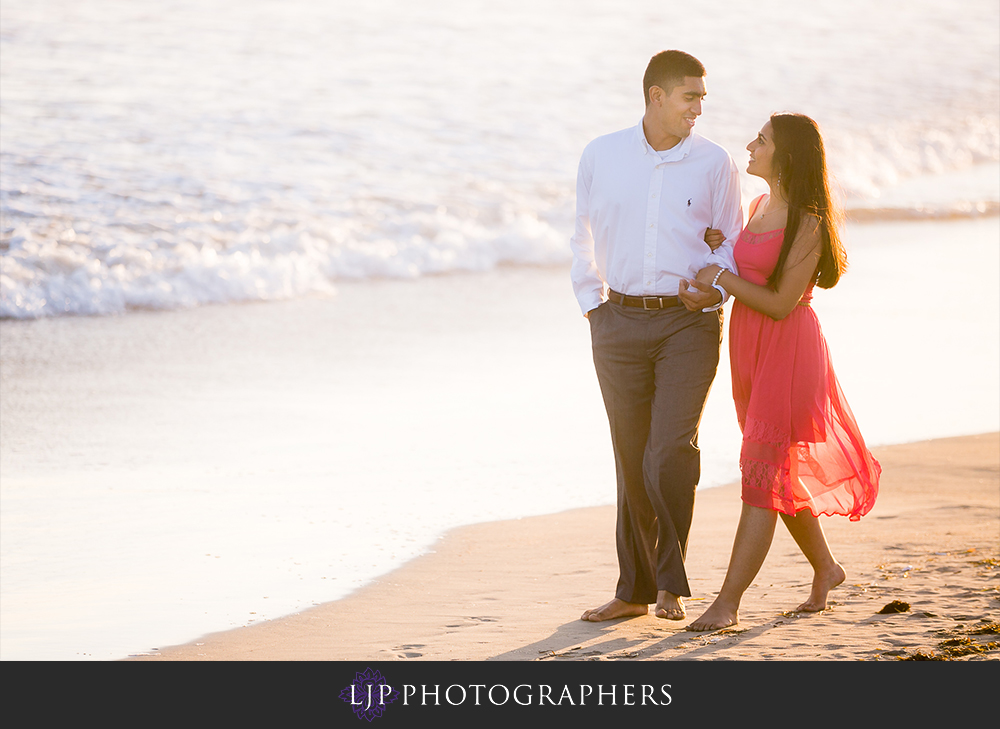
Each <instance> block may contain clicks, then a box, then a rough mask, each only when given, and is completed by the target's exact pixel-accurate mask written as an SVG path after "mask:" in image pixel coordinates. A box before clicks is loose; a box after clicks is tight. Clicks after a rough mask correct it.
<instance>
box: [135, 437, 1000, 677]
mask: <svg viewBox="0 0 1000 729" xmlns="http://www.w3.org/2000/svg"><path fill="white" fill-rule="evenodd" d="M876 456H877V457H878V458H879V459H880V461H881V462H882V465H883V469H884V473H883V479H882V484H881V492H880V494H879V499H878V502H877V504H876V506H875V508H874V510H873V511H872V512H871V513H870V514H869V515H868V516H866V517H865V518H864V519H862V520H861V521H860V522H857V523H851V522H849V521H848V520H847V519H842V518H839V519H838V518H829V519H825V520H824V528H825V529H826V531H827V536H828V539H829V541H830V544H831V546H832V548H833V551H834V554H835V555H836V556H837V558H838V559H839V560H840V562H841V563H842V564H843V565H844V567H845V569H846V570H847V572H848V578H847V581H846V582H845V583H844V585H842V586H841V587H840V588H838V589H837V590H835V591H834V592H833V593H832V594H831V605H830V608H829V609H828V610H826V611H824V612H822V613H818V614H809V615H793V614H788V613H786V612H784V611H787V610H789V609H790V608H792V607H794V606H795V605H797V604H798V603H799V602H800V601H801V600H802V599H803V598H804V597H805V596H806V595H807V594H808V591H809V583H810V580H811V571H810V569H809V567H808V565H807V564H806V562H805V560H804V558H803V557H802V556H801V554H800V553H799V552H798V550H797V548H796V546H795V544H794V542H793V541H792V540H791V538H790V537H789V536H788V534H787V533H786V532H785V531H784V530H783V528H782V527H781V525H780V523H779V526H778V530H777V533H776V537H775V541H774V544H773V546H772V548H771V552H770V554H769V555H768V558H767V561H766V562H765V564H764V567H763V569H762V570H761V572H760V574H759V575H758V578H757V580H756V582H755V583H754V584H753V585H752V586H751V588H750V589H749V590H748V591H747V593H746V596H745V598H744V601H743V605H742V609H741V624H740V625H739V626H737V627H735V628H729V629H725V630H722V631H717V632H714V633H707V634H698V633H690V632H687V631H685V630H684V629H683V628H684V625H686V624H687V622H688V621H684V622H680V623H676V622H668V621H665V620H661V619H657V618H655V617H652V616H651V615H647V616H644V617H640V618H632V619H626V620H618V621H612V622H607V623H586V622H582V621H581V620H579V615H580V613H582V612H583V610H584V609H586V608H588V607H594V606H596V605H599V604H601V603H603V602H605V601H606V600H607V599H608V598H609V597H610V595H611V593H612V591H613V589H614V584H615V581H616V579H617V567H616V561H615V551H614V520H615V514H614V509H613V508H612V507H600V508H590V509H581V510H575V511H568V512H564V513H561V514H555V515H551V516H543V517H534V518H526V519H519V520H516V521H505V522H497V523H490V524H481V525H474V526H469V527H464V528H462V529H458V530H455V531H454V532H452V533H450V534H448V535H446V536H445V537H444V538H443V539H442V540H441V541H440V542H439V544H438V545H437V549H436V550H435V551H434V552H433V553H430V554H427V555H424V556H422V557H420V558H419V559H416V560H414V561H413V562H411V563H409V564H407V565H406V566H404V567H403V568H401V569H399V570H396V571H394V572H392V573H390V574H387V575H385V576H384V577H382V578H381V579H380V580H378V581H377V582H376V583H374V584H371V585H369V586H367V587H365V588H363V589H361V590H359V591H358V592H356V593H354V594H352V595H351V596H349V597H347V598H346V599H343V600H339V601H336V602H332V603H328V604H324V605H320V606H318V607H315V608H312V609H309V610H306V611H304V612H301V613H297V614H294V615H291V616H288V617H284V618H280V619H276V620H271V621H267V622H265V623H261V624H258V625H254V626H250V627H246V628H239V629H236V630H231V631H227V632H222V633H216V634H212V635H208V636H205V637H203V638H200V639H199V640H197V641H195V642H193V643H190V644H187V645H182V646H176V647H172V648H164V649H162V650H160V651H159V652H158V653H156V654H154V655H144V656H137V657H135V659H136V660H195V661H197V660H268V661H271V660H331V661H345V660H352V661H364V660H367V661H375V660H377V661H385V660H464V661H480V660H513V661H565V660H623V659H625V660H638V661H642V660H647V661H648V660H670V659H681V660H683V659H688V660H759V659H768V660H817V659H821V660H839V661H856V660H868V661H870V660H899V659H901V658H917V659H920V658H927V657H936V658H945V657H947V658H950V659H952V660H996V659H997V658H998V657H1000V646H998V641H1000V638H998V636H997V634H996V632H997V627H998V620H1000V579H998V578H1000V560H998V558H1000V434H998V433H990V434H985V435H977V436H968V437H960V438H949V439H943V440H936V441H930V442H923V443H912V444H905V445H896V446H891V447H885V448H880V449H876ZM739 511H740V500H739V489H738V486H735V485H733V486H727V487H722V488H714V489H707V490H705V491H703V492H701V493H699V495H698V502H697V505H696V509H695V520H694V525H693V530H692V535H691V541H690V547H689V554H688V560H687V562H688V569H689V575H690V577H691V581H692V589H693V591H694V593H695V594H694V596H693V597H692V598H691V599H689V600H688V601H687V605H688V613H689V618H690V619H693V618H695V617H697V616H698V615H699V614H700V613H701V611H702V609H703V608H704V607H705V606H707V604H708V603H709V602H710V601H711V599H712V597H714V595H715V594H716V591H717V590H718V589H719V586H720V585H721V584H722V578H723V576H724V573H725V568H726V565H727V562H728V559H729V552H730V548H731V546H732V539H733V535H734V532H735V529H736V524H737V520H738V518H739ZM893 601H900V602H903V603H907V604H908V606H909V607H908V609H906V610H905V611H904V612H897V613H889V614H880V610H882V609H883V607H885V606H886V605H888V604H890V603H892V602H893Z"/></svg>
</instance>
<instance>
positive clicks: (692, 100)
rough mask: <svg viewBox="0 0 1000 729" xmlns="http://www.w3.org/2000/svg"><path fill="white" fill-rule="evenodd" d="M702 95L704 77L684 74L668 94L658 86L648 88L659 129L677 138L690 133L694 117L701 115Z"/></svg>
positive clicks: (703, 95) (703, 93) (703, 92)
mask: <svg viewBox="0 0 1000 729" xmlns="http://www.w3.org/2000/svg"><path fill="white" fill-rule="evenodd" d="M657 92H658V93H657ZM704 97H705V79H704V78H702V77H700V76H686V77H685V78H684V81H683V82H681V83H680V84H678V85H677V86H675V87H674V88H673V89H671V91H670V93H669V94H667V93H666V92H665V91H664V90H663V89H661V88H660V87H659V86H654V87H652V88H651V89H650V99H651V103H653V104H657V114H656V118H657V121H658V122H659V125H660V128H661V130H662V131H663V132H664V133H665V134H669V135H670V136H673V137H677V138H678V139H684V138H685V137H686V136H687V135H689V134H690V133H691V130H692V129H693V128H694V122H695V119H697V118H698V117H699V116H701V100H702V99H703V98H704Z"/></svg>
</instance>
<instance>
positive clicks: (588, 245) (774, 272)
mask: <svg viewBox="0 0 1000 729" xmlns="http://www.w3.org/2000/svg"><path fill="white" fill-rule="evenodd" d="M643 87H644V93H645V101H646V111H645V114H644V115H643V117H642V120H641V121H640V122H639V124H638V125H637V126H635V127H633V128H630V129H625V130H623V131H620V132H615V133H613V134H608V135H605V136H602V137H599V138H597V139H595V140H594V141H592V142H591V143H590V144H589V145H587V147H586V149H585V150H584V152H583V156H582V158H581V160H580V168H579V175H578V179H577V211H576V227H575V231H574V234H573V238H572V249H573V265H572V280H573V288H574V291H575V293H576V296H577V299H578V300H579V303H580V307H581V310H582V311H583V313H584V316H586V317H587V318H588V319H589V322H590V328H591V336H592V340H593V351H594V364H595V366H596V369H597V377H598V381H599V382H600V386H601V393H602V395H603V398H604V403H605V406H606V408H607V412H608V420H609V422H610V426H611V440H612V445H613V450H614V457H615V466H616V471H617V481H618V523H617V550H618V564H619V573H620V574H619V580H618V585H617V589H616V591H615V596H614V598H613V599H612V600H611V601H610V602H608V603H606V604H605V605H602V606H600V607H598V608H595V609H592V610H587V611H586V612H584V613H583V616H582V619H583V620H589V621H602V620H610V619H614V618H621V617H627V616H633V615H643V614H645V613H646V612H647V611H648V606H649V605H650V604H653V603H655V607H654V614H655V615H656V616H657V617H661V618H667V619H671V620H683V619H685V618H686V617H687V615H686V612H685V608H684V604H683V598H684V597H688V596H690V595H691V590H690V588H689V586H688V581H687V575H686V573H685V569H684V555H685V551H686V548H687V541H688V533H689V531H690V527H691V518H692V514H693V510H694V497H695V488H696V486H697V484H698V479H699V476H700V460H699V450H698V426H699V423H700V420H701V416H702V411H703V409H704V406H705V400H706V398H707V397H708V391H709V388H710V386H711V384H712V380H713V378H714V377H715V372H716V368H717V365H718V362H719V350H720V344H721V341H722V308H721V307H722V305H723V304H724V303H725V302H726V300H727V299H728V297H729V296H733V297H734V298H735V299H736V301H735V303H734V305H733V311H732V317H731V323H730V328H729V343H730V357H731V362H732V378H733V397H734V399H735V402H736V412H737V417H738V419H739V424H740V427H741V429H742V431H743V446H742V451H741V454H740V469H741V471H742V484H743V488H742V498H743V512H742V515H741V517H740V523H739V526H738V529H737V533H736V539H735V543H734V544H733V552H732V557H731V559H730V563H729V569H728V572H727V574H726V578H725V581H724V583H723V585H722V589H721V591H720V593H719V595H718V597H717V598H716V600H715V602H714V603H713V604H712V605H711V607H709V609H708V610H707V611H706V612H705V614H704V615H702V616H701V617H700V618H698V619H697V620H695V621H694V622H692V623H691V624H690V625H689V626H688V629H690V630H715V629H718V628H722V627H725V626H727V625H733V624H736V623H737V622H738V620H739V614H738V609H739V604H740V600H741V598H742V596H743V593H744V591H745V590H746V589H747V587H748V586H749V585H750V583H751V582H752V581H753V579H754V577H755V576H756V574H757V572H758V570H759V569H760V567H761V565H762V564H763V561H764V558H765V557H766V555H767V551H768V549H769V547H770V544H771V539H772V536H773V534H774V528H775V524H776V522H777V516H778V515H779V514H780V516H781V519H782V521H783V522H784V523H785V526H786V527H787V528H788V530H789V532H790V533H791V535H792V537H793V538H794V539H795V541H796V543H797V544H798V545H799V547H800V548H801V549H802V552H803V554H804V555H805V556H806V558H807V559H808V560H809V563H810V564H811V565H812V567H813V569H814V578H813V583H812V590H811V593H810V595H809V596H808V598H807V599H806V601H805V602H804V603H802V604H801V605H800V606H799V607H798V608H797V609H798V610H800V611H819V610H823V609H824V608H825V607H826V606H827V594H828V593H829V591H830V590H831V589H833V588H834V587H836V586H837V585H839V584H840V583H841V582H843V580H844V578H845V575H844V571H843V569H842V568H841V566H840V565H839V564H838V563H837V561H836V559H835V558H834V557H833V554H832V553H831V551H830V547H829V545H828V544H827V541H826V537H825V535H824V533H823V529H822V527H821V525H820V523H819V520H818V518H817V517H818V516H820V515H833V514H841V515H845V516H848V517H849V518H850V519H852V520H857V519H860V518H861V516H863V515H864V514H866V513H867V512H868V511H869V510H870V509H871V508H872V505H873V503H874V501H875V496H876V494H877V491H878V479H879V473H880V467H879V464H878V462H877V461H876V460H875V459H874V458H873V457H872V455H871V453H869V451H868V449H867V447H866V446H865V443H864V441H863V439H862V437H861V434H860V433H859V432H858V428H857V425H856V424H855V422H854V417H853V415H852V414H851V410H850V408H849V407H848V405H847V402H846V400H845V399H844V396H843V393H842V392H841V391H840V386H839V384H838V383H837V379H836V376H835V375H834V372H833V367H832V364H831V360H830V355H829V353H828V351H827V347H826V341H825V340H824V338H823V334H822V332H821V330H820V327H819V323H818V321H817V319H816V315H815V314H814V313H813V311H812V309H811V308H810V306H809V303H810V300H811V297H812V289H813V286H815V285H818V286H820V287H822V288H831V287H832V286H834V285H835V284H836V283H837V281H838V279H839V277H840V275H841V273H842V272H843V270H844V268H845V266H846V256H845V253H844V249H843V246H842V244H841V242H840V238H839V232H838V226H839V222H840V221H839V218H838V215H837V210H836V207H835V206H834V204H833V201H832V200H831V197H830V190H829V183H828V179H827V170H826V160H825V153H824V148H823V142H822V139H821V137H820V134H819V130H818V128H817V126H816V124H815V122H813V121H812V120H811V119H809V118H808V117H805V116H802V115H800V114H775V115H773V116H772V117H771V118H770V120H769V121H768V122H767V123H766V124H764V126H763V128H762V129H761V130H760V132H759V133H758V134H757V136H756V138H755V139H754V140H753V141H752V142H750V144H749V145H748V146H747V150H748V151H749V152H750V162H749V165H748V166H747V172H748V173H750V174H752V175H756V176H758V177H761V178H763V179H764V180H765V181H766V182H767V183H768V186H769V189H770V190H769V193H768V194H766V195H762V196H760V197H759V198H757V199H756V200H754V201H753V202H752V203H751V206H750V217H749V221H748V223H747V225H746V227H745V228H743V229H742V231H741V226H742V217H743V215H742V207H741V199H740V185H739V173H738V171H737V168H736V165H735V163H734V162H733V160H732V158H731V157H730V156H729V154H728V153H727V152H726V151H725V150H724V149H723V148H722V147H720V146H718V145H716V144H714V143H713V142H710V141H709V140H707V139H705V138H704V137H701V136H700V135H698V134H696V133H694V132H693V131H692V130H693V127H694V124H695V120H696V119H697V117H698V116H700V115H701V112H702V100H703V99H704V97H705V68H704V66H702V64H701V63H700V62H699V61H698V60H697V59H695V58H694V57H692V56H690V55H688V54H687V53H684V52H682V51H675V50H672V51H663V52H662V53H658V54H657V55H655V56H653V58H652V59H651V60H650V62H649V66H648V68H647V69H646V73H645V77H644V79H643Z"/></svg>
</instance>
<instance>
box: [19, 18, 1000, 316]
mask: <svg viewBox="0 0 1000 729" xmlns="http://www.w3.org/2000/svg"><path fill="white" fill-rule="evenodd" d="M0 21H2V22H0V25H2V28H0V53H2V55H3V64H2V68H0V86H2V88H3V92H2V95H0V122H2V132H0V133H2V139H3V144H2V145H0V146H2V148H0V206H2V224H0V253H2V258H0V296H2V298H0V317H7V318H33V317H46V316H58V315H64V314H110V313H121V312H126V311H130V310H135V309H176V308H184V307H190V306H195V305H199V304H207V303H228V302H238V301H254V300H274V299H288V298H295V297H300V296H305V295H317V294H320V295H327V294H331V293H333V292H335V290H336V285H337V283H338V282H339V281H344V280H357V279H361V280H368V279H373V278H380V277H390V278H399V277H402V278H406V277H416V276H425V275H428V274H436V273H442V272H456V271H484V270H490V269H493V268H495V267H497V266H499V265H504V264H514V265H534V264H558V263H563V262H565V261H567V260H568V255H569V253H568V248H567V245H566V239H567V236H568V234H569V227H568V226H569V223H568V221H569V220H570V219H571V216H572V209H573V194H574V181H575V171H576V164H577V161H578V159H579V154H580V151H581V149H582V147H583V146H584V144H586V142H587V141H589V140H590V139H591V138H593V137H595V136H597V135H599V134H603V133H606V132H609V131H613V130H615V129H619V128H622V127H624V126H628V125H632V124H635V123H636V122H637V120H638V118H639V117H640V116H641V114H642V101H641V98H642V97H641V93H642V91H641V78H642V74H643V71H644V69H645V65H646V63H647V61H648V59H649V57H650V56H651V55H652V54H653V53H655V52H657V51H659V50H662V49H663V48H665V47H682V48H685V49H687V50H689V51H690V52H692V53H694V54H695V55H696V56H698V57H700V58H701V60H702V61H703V62H704V63H705V64H706V66H707V68H708V72H709V76H708V89H709V96H708V99H707V103H706V106H705V113H704V116H703V117H702V118H701V119H700V120H699V122H698V127H697V128H698V130H699V131H700V132H701V133H703V134H705V135H707V136H710V137H711V138H713V139H715V140H716V141H718V142H720V143H721V144H723V145H725V146H726V147H727V148H728V149H729V150H730V151H731V153H732V154H733V155H734V157H735V158H736V159H737V160H739V161H741V163H742V161H743V160H745V156H746V153H745V152H744V150H743V147H744V145H745V144H746V143H747V141H748V140H749V139H751V138H752V137H753V135H754V133H755V132H756V131H757V129H758V128H759V127H760V126H761V125H762V124H763V122H764V121H765V120H766V118H767V116H768V115H769V114H770V113H771V112H772V111H776V110H796V111H802V112H805V113H808V114H810V115H812V116H813V117H815V118H816V119H817V120H819V121H820V123H821V124H822V125H823V128H824V130H825V132H826V135H827V141H828V145H829V147H830V157H831V160H832V165H833V171H834V173H835V174H836V177H837V179H838V181H839V184H840V186H841V188H842V190H843V193H844V199H845V202H846V204H847V205H848V206H850V207H853V208H858V209H861V214H864V215H865V216H866V217H867V218H875V219H885V218H893V217H914V216H917V217H926V216H939V215H977V214H982V213H984V212H985V213H990V214H996V213H997V210H998V202H1000V193H998V190H997V187H998V183H997V177H998V176H1000V175H998V167H997V161H998V159H1000V141H998V140H1000V121H998V119H1000V78H998V76H1000V71H998V63H997V59H998V56H1000V51H998V45H1000V40H998V31H997V28H998V26H1000V10H998V6H997V4H996V2H994V1H993V0H967V2H964V3H963V4H962V12H956V11H955V9H954V8H952V7H950V6H947V5H946V4H942V3H939V2H932V1H931V0H905V1H904V0H899V1H892V0H881V1H880V2H877V3H871V2H868V1H867V0H821V1H819V2H815V3H812V4H810V6H809V8H808V10H807V9H804V8H802V7H801V6H800V5H799V4H797V3H792V2H780V1H778V0H756V1H753V2H751V1H746V2H744V1H742V0H703V1H701V2H697V3H691V4H689V5H688V6H687V7H685V9H684V12H683V14H681V13H680V12H679V11H678V10H677V9H676V8H674V7H673V6H670V5H669V4H664V3H662V2H659V1H657V2H653V1H652V0H640V1H638V2H633V3H629V4H628V8H627V10H625V9H623V8H621V7H620V6H618V5H616V4H614V3H610V2H607V1H606V0H582V1H579V2H577V1H574V2H568V1H559V0H543V1H542V2H538V1H537V0H532V1H531V2H528V1H526V0H512V1H511V2H504V3H490V2H485V1H483V0H439V1H436V2H434V3H409V2H404V1H403V0H373V1H372V2H364V3H351V2H346V0H332V1H327V2H317V1H315V0H287V1H286V2H282V3H271V2H263V1H254V0H250V1H246V0H239V1H237V0H206V1H199V2H194V1H189V0H164V1H163V2H157V3H151V2H126V1H125V0H83V1H81V0H6V1H5V2H4V3H3V7H2V8H0ZM741 166H742V164H741ZM945 175H950V176H952V177H953V178H954V179H952V180H949V181H945V180H944V179H943V176H945ZM921 181H923V182H924V183H925V184H920V183H921ZM900 186H903V188H904V190H905V191H908V192H907V193H906V194H901V195H897V194H895V192H896V190H897V188H899V187H900ZM760 189H761V188H760V186H759V181H757V180H755V179H751V178H748V179H746V180H745V191H746V193H747V195H748V196H749V195H750V194H752V193H754V192H758V191H760Z"/></svg>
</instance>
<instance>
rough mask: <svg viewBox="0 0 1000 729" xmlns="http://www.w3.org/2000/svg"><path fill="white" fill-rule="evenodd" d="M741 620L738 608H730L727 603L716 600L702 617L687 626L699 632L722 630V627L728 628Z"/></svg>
mask: <svg viewBox="0 0 1000 729" xmlns="http://www.w3.org/2000/svg"><path fill="white" fill-rule="evenodd" d="M739 622H740V615H739V609H738V608H730V607H727V606H725V605H720V604H719V601H718V600H716V601H715V602H713V603H712V605H711V606H710V607H709V608H708V610H706V611H705V612H704V614H703V615H702V616H701V617H700V618H698V619H697V620H695V621H694V622H693V623H691V624H690V625H689V626H687V628H686V630H694V631H699V632H701V631H705V630H721V629H722V628H728V627H729V626H730V625H737V624H739Z"/></svg>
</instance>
